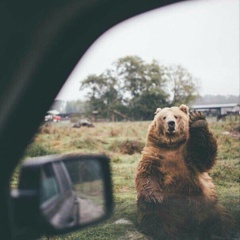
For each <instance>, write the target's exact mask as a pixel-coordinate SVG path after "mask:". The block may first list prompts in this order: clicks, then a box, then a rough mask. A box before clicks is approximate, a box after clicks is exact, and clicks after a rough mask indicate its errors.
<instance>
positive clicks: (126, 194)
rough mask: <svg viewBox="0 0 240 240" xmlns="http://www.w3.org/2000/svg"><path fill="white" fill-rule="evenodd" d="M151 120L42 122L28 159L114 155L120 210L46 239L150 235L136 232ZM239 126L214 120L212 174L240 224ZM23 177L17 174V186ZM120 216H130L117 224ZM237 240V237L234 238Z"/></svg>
mask: <svg viewBox="0 0 240 240" xmlns="http://www.w3.org/2000/svg"><path fill="white" fill-rule="evenodd" d="M148 125H149V122H119V123H96V124H95V128H79V129H76V128H72V126H71V124H61V123H55V124H52V125H51V126H42V127H41V128H40V130H39V133H38V134H37V135H36V136H35V138H34V141H33V143H32V144H31V145H30V146H29V148H28V149H27V151H26V154H25V159H26V158H29V157H33V156H39V155H46V154H52V153H72V152H79V153H105V154H107V155H108V156H109V157H110V158H111V168H112V179H113V184H114V189H113V190H114V200H115V210H114V213H113V215H112V217H111V218H110V219H109V220H107V221H106V222H104V223H102V224H100V225H97V226H94V227H89V228H87V229H84V230H82V231H79V232H75V233H72V234H68V235H64V236H59V237H58V236H55V237H49V238H47V237H43V238H41V239H56V240H57V239H71V240H73V239H83V240H89V239H94V240H100V239H104V240H107V239H109V240H125V239H126V240H127V239H138V240H140V239H142V240H144V239H147V238H146V237H144V236H143V235H141V234H140V233H138V232H137V230H136V191H135V188H134V177H135V172H136V168H137V164H138V161H139V160H140V157H141V150H142V148H143V146H144V143H145V138H146V133H147V128H148ZM237 127H238V128H239V122H236V121H226V122H210V128H211V130H212V131H213V133H214V135H215V137H216V138H217V141H218V146H219V152H218V162H217V165H216V166H215V167H214V168H213V170H212V171H211V176H212V178H213V180H214V182H215V183H216V185H217V191H218V194H219V200H220V202H222V203H223V205H224V206H225V207H226V208H227V209H228V210H229V211H230V213H231V214H232V215H233V216H234V218H235V220H236V228H235V230H234V231H236V232H237V231H239V232H240V229H239V230H238V228H239V226H240V205H239V197H240V192H239V191H240V190H239V184H240V161H239V137H238V136H233V135H232V134H229V132H231V131H232V129H235V128H237ZM17 178H18V173H17V172H16V173H15V174H14V176H13V181H12V185H13V187H15V185H16V181H17ZM119 219H125V220H129V222H126V223H125V224H116V223H115V222H116V221H117V220H119ZM237 236H240V234H239V233H237ZM235 239H238V238H235Z"/></svg>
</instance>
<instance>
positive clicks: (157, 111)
mask: <svg viewBox="0 0 240 240" xmlns="http://www.w3.org/2000/svg"><path fill="white" fill-rule="evenodd" d="M161 110H162V109H161V108H157V109H156V112H155V113H154V114H157V113H159V112H160V111H161Z"/></svg>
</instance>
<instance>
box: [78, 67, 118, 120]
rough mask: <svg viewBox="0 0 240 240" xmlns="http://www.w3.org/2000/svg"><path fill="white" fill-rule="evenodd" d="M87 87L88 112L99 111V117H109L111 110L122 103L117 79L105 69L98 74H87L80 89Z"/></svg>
mask: <svg viewBox="0 0 240 240" xmlns="http://www.w3.org/2000/svg"><path fill="white" fill-rule="evenodd" d="M85 88H86V89H88V93H87V95H88V99H89V112H92V111H96V110H97V111H99V112H100V114H101V117H110V114H111V110H112V109H114V108H117V106H118V105H122V103H121V101H122V97H121V95H120V93H119V91H118V83H117V79H116V78H115V77H113V76H112V74H111V71H110V70H107V71H106V72H105V73H102V74H100V75H96V74H93V75H89V76H88V77H87V78H86V79H85V80H84V81H83V82H82V84H81V87H80V89H85Z"/></svg>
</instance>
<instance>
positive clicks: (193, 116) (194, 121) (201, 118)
mask: <svg viewBox="0 0 240 240" xmlns="http://www.w3.org/2000/svg"><path fill="white" fill-rule="evenodd" d="M189 119H190V121H189V124H190V127H191V128H195V127H205V126H207V121H206V117H205V115H204V113H203V112H201V111H193V112H190V114H189Z"/></svg>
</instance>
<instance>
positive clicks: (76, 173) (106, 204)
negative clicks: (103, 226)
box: [13, 154, 113, 234]
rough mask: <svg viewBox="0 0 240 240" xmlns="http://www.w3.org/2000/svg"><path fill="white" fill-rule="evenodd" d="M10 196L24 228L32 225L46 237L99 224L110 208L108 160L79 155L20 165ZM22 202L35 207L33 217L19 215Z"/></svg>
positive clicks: (40, 158)
mask: <svg viewBox="0 0 240 240" xmlns="http://www.w3.org/2000/svg"><path fill="white" fill-rule="evenodd" d="M29 191H31V193H32V194H31V195H30V196H29V197H28V195H26V193H27V192H29ZM13 196H15V197H14V198H15V203H16V210H17V211H16V214H17V215H18V216H17V219H18V220H19V222H21V223H22V222H26V224H25V226H24V227H26V225H27V224H32V223H33V222H34V221H35V222H36V228H41V229H42V226H45V228H46V229H47V232H48V233H49V234H58V233H67V232H69V231H71V230H76V229H79V228H82V227H83V226H87V225H89V224H92V223H96V222H99V221H100V220H103V219H106V218H107V217H108V216H109V215H110V213H111V211H112V205H113V200H112V189H111V178H110V169H109V159H108V158H107V157H106V156H104V155H79V154H70V155H63V156H59V155H53V156H46V157H38V158H33V159H30V160H29V161H26V162H25V163H24V164H23V167H22V171H21V177H20V183H19V189H18V190H17V194H16V193H15V194H13ZM25 200H26V201H27V202H28V203H29V204H30V205H31V206H34V207H33V211H35V213H34V214H33V215H32V216H21V211H20V212H19V210H20V209H21V204H24V202H26V201H25ZM18 203H21V204H18ZM36 212H37V213H38V214H36ZM24 218H25V219H24ZM26 219H28V220H27V221H26ZM38 219H39V220H38ZM22 220H24V221H22ZM40 225H41V226H40Z"/></svg>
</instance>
